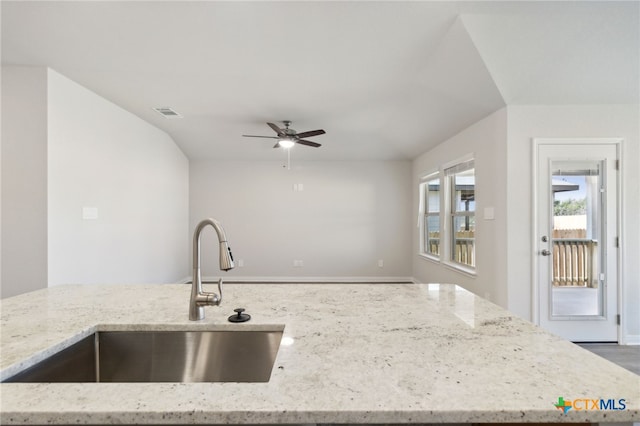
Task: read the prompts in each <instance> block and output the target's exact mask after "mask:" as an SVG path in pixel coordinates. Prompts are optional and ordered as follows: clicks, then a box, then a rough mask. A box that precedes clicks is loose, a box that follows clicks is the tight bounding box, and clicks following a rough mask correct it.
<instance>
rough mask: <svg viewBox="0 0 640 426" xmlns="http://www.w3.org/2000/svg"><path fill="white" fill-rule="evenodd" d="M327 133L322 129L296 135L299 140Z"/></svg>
mask: <svg viewBox="0 0 640 426" xmlns="http://www.w3.org/2000/svg"><path fill="white" fill-rule="evenodd" d="M325 133H326V132H325V131H324V130H322V129H319V130H310V131H308V132H302V133H298V134H296V136H298V137H299V138H310V137H311V136H318V135H324V134H325Z"/></svg>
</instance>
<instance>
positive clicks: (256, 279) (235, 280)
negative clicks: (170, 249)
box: [180, 276, 414, 284]
mask: <svg viewBox="0 0 640 426" xmlns="http://www.w3.org/2000/svg"><path fill="white" fill-rule="evenodd" d="M220 277H221V276H210V277H208V276H205V277H202V281H203V282H208V283H211V282H217V281H218V279H220ZM222 278H224V282H225V283H271V284H273V283H301V284H302V283H307V284H309V283H347V284H348V283H383V284H384V283H386V284H391V283H413V282H414V280H413V278H412V277H242V276H239V277H238V276H233V277H228V278H227V277H224V276H222ZM190 282H191V277H188V278H184V279H182V280H181V281H180V283H183V284H187V283H190Z"/></svg>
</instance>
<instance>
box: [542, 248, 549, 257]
mask: <svg viewBox="0 0 640 426" xmlns="http://www.w3.org/2000/svg"><path fill="white" fill-rule="evenodd" d="M540 254H541V255H543V256H551V252H550V251H549V250H547V249H544V250H542V251H541V252H540Z"/></svg>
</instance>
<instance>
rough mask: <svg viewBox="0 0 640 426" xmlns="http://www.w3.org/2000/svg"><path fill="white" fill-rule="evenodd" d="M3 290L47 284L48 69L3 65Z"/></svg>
mask: <svg viewBox="0 0 640 426" xmlns="http://www.w3.org/2000/svg"><path fill="white" fill-rule="evenodd" d="M1 239H2V289H1V293H0V297H9V296H13V295H16V294H20V293H25V292H28V291H32V290H37V289H40V288H44V287H46V285H47V70H46V68H35V67H2V238H1Z"/></svg>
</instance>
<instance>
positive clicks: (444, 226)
mask: <svg viewBox="0 0 640 426" xmlns="http://www.w3.org/2000/svg"><path fill="white" fill-rule="evenodd" d="M469 165H471V167H467V168H465V166H469ZM470 168H473V169H474V177H475V176H477V173H476V166H475V155H474V154H473V153H471V154H467V155H465V156H463V157H460V158H458V159H456V160H454V161H451V162H448V163H445V164H442V165H441V166H440V167H439V168H438V170H437V171H431V172H429V173H425V174H423V175H422V176H421V177H420V181H419V185H418V187H419V197H420V198H419V200H420V202H419V207H418V229H419V232H420V238H419V239H418V241H419V245H420V246H419V248H418V254H419V255H420V256H421V257H422V258H423V259H427V260H430V261H434V262H437V263H439V264H442V265H443V266H446V267H448V268H451V269H453V270H455V271H457V272H461V273H463V274H465V275H470V276H473V277H475V276H476V268H477V265H475V266H471V265H468V264H466V263H460V262H457V261H456V260H455V257H454V255H453V250H452V248H453V247H454V238H455V232H454V231H453V223H454V217H455V216H461V214H459V213H458V214H456V213H455V207H454V205H453V202H454V196H455V192H454V191H455V186H454V185H455V183H454V182H453V179H454V177H453V176H448V175H447V171H449V172H451V171H453V170H457V171H463V170H468V169H470ZM433 179H439V180H440V191H439V192H440V209H439V212H438V214H439V216H440V232H439V233H440V244H439V255H434V254H432V253H429V252H427V250H426V249H425V243H426V238H427V237H426V233H427V225H426V220H425V218H426V217H427V213H428V208H429V207H428V205H427V203H428V199H427V197H428V182H429V181H431V180H433ZM475 180H476V179H474V184H475ZM476 189H477V185H476V188H474V191H476ZM475 206H476V208H475V210H474V212H473V216H475V218H476V224H477V213H478V212H477V206H478V204H477V202H476V203H475ZM469 215H470V214H469ZM474 238H475V241H474V245H477V234H476V235H474ZM474 256H475V254H474Z"/></svg>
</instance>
